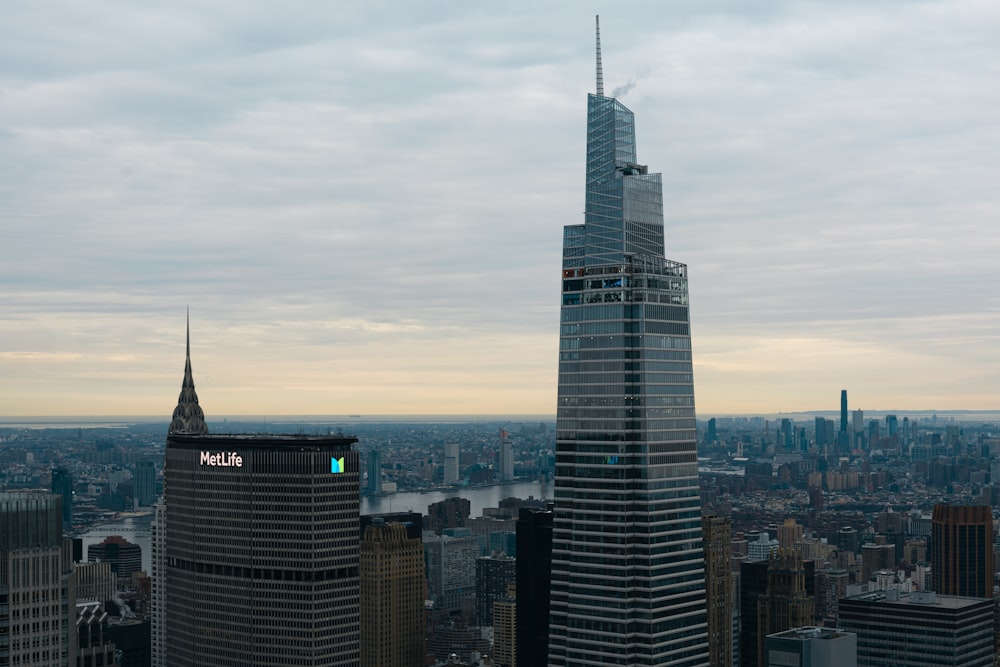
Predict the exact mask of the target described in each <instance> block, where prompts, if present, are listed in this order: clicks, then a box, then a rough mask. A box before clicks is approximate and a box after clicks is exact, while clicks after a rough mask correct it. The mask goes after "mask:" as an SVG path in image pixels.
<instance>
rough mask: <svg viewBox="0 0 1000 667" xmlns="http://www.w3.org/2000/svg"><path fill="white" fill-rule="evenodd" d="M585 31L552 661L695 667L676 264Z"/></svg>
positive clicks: (698, 653)
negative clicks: (581, 196) (580, 208)
mask: <svg viewBox="0 0 1000 667" xmlns="http://www.w3.org/2000/svg"><path fill="white" fill-rule="evenodd" d="M597 43H598V49H597V54H598V58H597V62H598V67H597V71H598V76H597V91H596V94H592V95H588V97H587V160H586V195H585V213H584V223H583V224H577V225H568V226H566V227H565V228H564V230H563V262H562V272H561V275H562V294H561V307H562V308H561V315H560V339H559V383H558V406H557V423H556V429H557V432H556V473H555V521H554V527H553V537H552V592H551V622H550V625H549V665H550V667H563V666H566V665H582V664H588V665H605V664H614V665H644V666H655V665H671V666H672V667H703V665H705V664H707V662H708V630H707V622H706V603H705V568H704V561H703V557H702V545H701V539H702V535H701V503H700V498H699V495H698V461H697V450H696V443H695V408H694V383H693V380H692V362H691V330H690V324H689V310H688V274H687V267H686V266H685V265H683V264H680V263H678V262H674V261H671V260H668V259H666V258H665V256H664V235H663V186H662V182H661V176H660V174H657V173H651V172H650V171H649V169H648V168H647V167H646V165H642V164H639V163H638V161H637V157H636V140H635V118H634V115H633V113H632V111H630V110H629V109H628V108H627V107H625V106H624V105H623V104H622V103H621V102H619V101H618V100H616V99H614V98H613V97H606V96H605V95H604V84H603V73H602V71H601V66H600V62H601V58H600V46H599V45H600V33H599V32H598V40H597ZM518 592H519V593H521V591H520V589H519V591H518Z"/></svg>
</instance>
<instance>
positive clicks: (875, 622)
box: [840, 590, 994, 667]
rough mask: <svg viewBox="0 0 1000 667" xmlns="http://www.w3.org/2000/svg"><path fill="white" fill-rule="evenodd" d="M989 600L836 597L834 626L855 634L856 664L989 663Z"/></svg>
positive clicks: (929, 666)
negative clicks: (837, 609) (837, 606)
mask: <svg viewBox="0 0 1000 667" xmlns="http://www.w3.org/2000/svg"><path fill="white" fill-rule="evenodd" d="M993 607H994V602H993V600H992V599H978V598H963V597H954V596H948V595H937V594H936V593H933V592H919V593H909V594H900V593H899V592H898V591H895V590H889V591H879V592H874V593H864V594H862V595H856V596H853V597H848V598H844V599H843V600H841V601H840V625H841V627H842V628H843V629H844V630H846V631H847V632H853V633H854V634H856V635H857V636H858V667H884V666H885V665H892V667H991V666H992V665H993V652H994V640H993V613H994V610H993Z"/></svg>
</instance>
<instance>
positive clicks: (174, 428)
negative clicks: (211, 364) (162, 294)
mask: <svg viewBox="0 0 1000 667" xmlns="http://www.w3.org/2000/svg"><path fill="white" fill-rule="evenodd" d="M169 433H171V434H173V433H191V434H202V435H203V434H205V433H208V426H207V425H206V424H205V413H204V412H202V409H201V406H200V405H198V394H197V393H195V390H194V375H193V374H192V373H191V311H190V310H188V314H187V349H186V354H185V358H184V380H183V382H181V395H180V396H179V397H178V398H177V407H176V408H174V415H173V417H172V418H171V420H170V431H169Z"/></svg>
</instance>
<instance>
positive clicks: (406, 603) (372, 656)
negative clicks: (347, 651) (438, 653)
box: [360, 519, 427, 667]
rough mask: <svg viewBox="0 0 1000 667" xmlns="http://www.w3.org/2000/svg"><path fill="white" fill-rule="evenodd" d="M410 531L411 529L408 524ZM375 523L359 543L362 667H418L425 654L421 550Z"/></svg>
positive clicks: (402, 529)
mask: <svg viewBox="0 0 1000 667" xmlns="http://www.w3.org/2000/svg"><path fill="white" fill-rule="evenodd" d="M410 525H412V524H410ZM407 528H408V526H407V525H404V524H402V523H394V522H392V523H385V522H381V521H379V520H378V519H376V520H375V522H373V523H371V524H370V525H368V527H367V528H365V529H364V538H363V539H362V540H361V560H360V576H361V667H418V666H419V665H421V664H423V660H424V656H425V650H424V641H425V625H426V623H425V612H424V594H425V589H426V587H427V580H426V578H425V576H424V545H423V543H422V542H421V541H420V529H419V523H418V524H417V526H416V530H415V531H414V530H410V531H408V530H407Z"/></svg>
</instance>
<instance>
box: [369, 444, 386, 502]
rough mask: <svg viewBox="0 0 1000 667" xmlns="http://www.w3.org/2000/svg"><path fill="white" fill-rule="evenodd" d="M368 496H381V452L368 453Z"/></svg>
mask: <svg viewBox="0 0 1000 667" xmlns="http://www.w3.org/2000/svg"><path fill="white" fill-rule="evenodd" d="M367 491H368V495H369V496H381V495H382V452H380V451H379V450H377V449H372V450H371V451H369V452H368V486H367Z"/></svg>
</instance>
